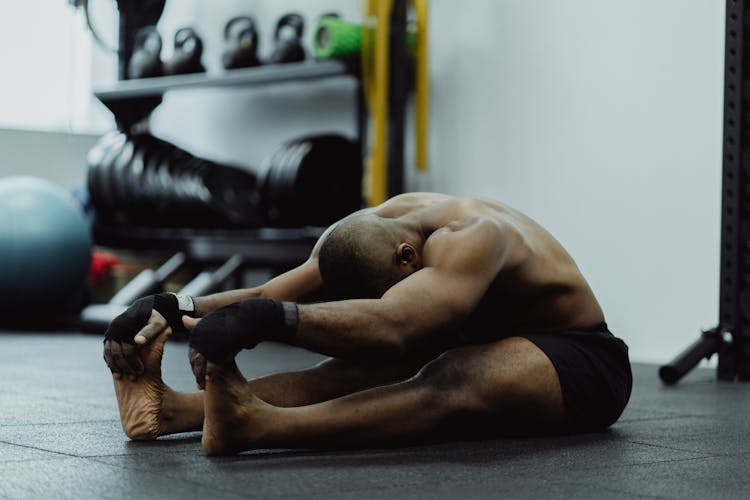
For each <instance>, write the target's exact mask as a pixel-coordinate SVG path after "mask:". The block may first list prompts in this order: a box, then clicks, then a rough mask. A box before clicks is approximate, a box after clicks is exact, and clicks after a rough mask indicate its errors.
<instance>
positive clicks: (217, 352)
mask: <svg viewBox="0 0 750 500" xmlns="http://www.w3.org/2000/svg"><path fill="white" fill-rule="evenodd" d="M298 322H299V319H298V311H297V304H295V303H294V302H282V301H278V300H273V299H258V298H253V299H246V300H242V301H240V302H236V303H234V304H231V305H228V306H226V307H222V308H221V309H217V310H216V311H214V312H212V313H211V314H208V315H207V316H205V317H203V319H201V321H200V323H198V324H197V325H196V327H195V328H193V330H192V331H191V332H190V347H192V348H193V349H195V350H196V351H198V352H199V353H201V354H203V356H205V358H206V359H207V360H209V361H213V362H214V363H221V362H223V361H225V360H226V359H227V357H229V356H234V355H235V354H237V353H238V352H240V351H241V350H242V349H251V348H253V347H255V346H256V345H257V344H258V342H260V341H262V340H278V341H281V342H291V341H292V340H294V337H295V335H296V334H297V324H298Z"/></svg>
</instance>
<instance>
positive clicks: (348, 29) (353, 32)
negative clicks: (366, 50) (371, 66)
mask: <svg viewBox="0 0 750 500" xmlns="http://www.w3.org/2000/svg"><path fill="white" fill-rule="evenodd" d="M362 29H363V28H362V25H361V24H359V23H352V22H349V21H344V20H342V19H339V18H338V17H333V16H326V17H322V18H320V20H319V21H318V26H317V27H316V28H315V32H314V36H313V55H314V56H315V58H316V59H351V58H353V57H358V56H359V54H360V50H361V48H362ZM416 41H417V37H416V35H415V34H414V33H408V34H407V43H408V45H409V48H410V50H411V51H413V49H414V46H415V45H416Z"/></svg>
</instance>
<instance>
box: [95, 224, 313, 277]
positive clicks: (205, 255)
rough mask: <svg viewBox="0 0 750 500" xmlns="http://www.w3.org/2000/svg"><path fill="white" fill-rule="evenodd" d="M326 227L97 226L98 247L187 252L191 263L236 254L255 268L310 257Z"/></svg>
mask: <svg viewBox="0 0 750 500" xmlns="http://www.w3.org/2000/svg"><path fill="white" fill-rule="evenodd" d="M324 231H325V228H324V227H315V226H308V227H300V228H268V227H261V228H237V229H214V228H165V227H144V226H130V225H128V226H122V225H118V224H108V223H102V222H99V223H95V224H94V225H93V236H94V240H95V241H96V242H97V244H99V245H103V246H105V247H112V248H122V249H130V250H158V251H164V252H185V253H186V254H187V255H189V256H190V259H191V261H194V262H199V263H206V264H210V263H219V262H223V261H225V260H227V259H228V258H230V257H232V256H233V255H240V256H241V257H242V258H243V261H244V262H245V263H247V264H248V265H253V266H261V267H262V266H271V267H274V266H280V267H285V266H291V265H296V264H298V263H300V262H303V261H304V260H305V259H307V258H308V257H309V256H310V252H311V251H312V249H313V247H314V246H315V243H316V242H317V240H318V238H319V237H320V236H321V235H322V234H323V232H324Z"/></svg>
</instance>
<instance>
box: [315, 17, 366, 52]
mask: <svg viewBox="0 0 750 500" xmlns="http://www.w3.org/2000/svg"><path fill="white" fill-rule="evenodd" d="M361 46H362V25H361V24H357V23H351V22H348V21H343V20H341V19H339V18H336V17H322V18H321V19H320V21H318V26H317V27H316V28H315V36H314V37H313V55H314V56H315V58H316V59H348V58H351V57H356V56H357V55H359V51H360V47H361Z"/></svg>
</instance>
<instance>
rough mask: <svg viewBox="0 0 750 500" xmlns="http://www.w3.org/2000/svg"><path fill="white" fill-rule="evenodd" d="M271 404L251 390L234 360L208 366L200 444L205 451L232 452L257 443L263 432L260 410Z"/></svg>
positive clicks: (215, 453) (215, 452) (218, 453)
mask: <svg viewBox="0 0 750 500" xmlns="http://www.w3.org/2000/svg"><path fill="white" fill-rule="evenodd" d="M265 408H270V405H268V404H267V403H266V402H264V401H263V400H261V399H260V398H258V397H256V396H254V395H253V394H250V393H248V391H247V382H246V380H245V378H244V377H243V376H242V373H241V372H240V370H239V368H237V364H236V363H235V362H234V360H231V361H228V362H227V363H225V364H223V365H218V364H214V363H211V362H209V363H208V365H207V367H206V389H205V397H204V409H205V418H204V419H203V438H202V440H201V444H202V445H203V451H205V452H206V455H231V454H234V453H239V452H240V451H245V450H250V449H252V448H255V447H256V443H257V439H258V437H259V436H260V434H261V428H260V425H259V424H260V418H259V416H260V412H262V410H263V409H265Z"/></svg>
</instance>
